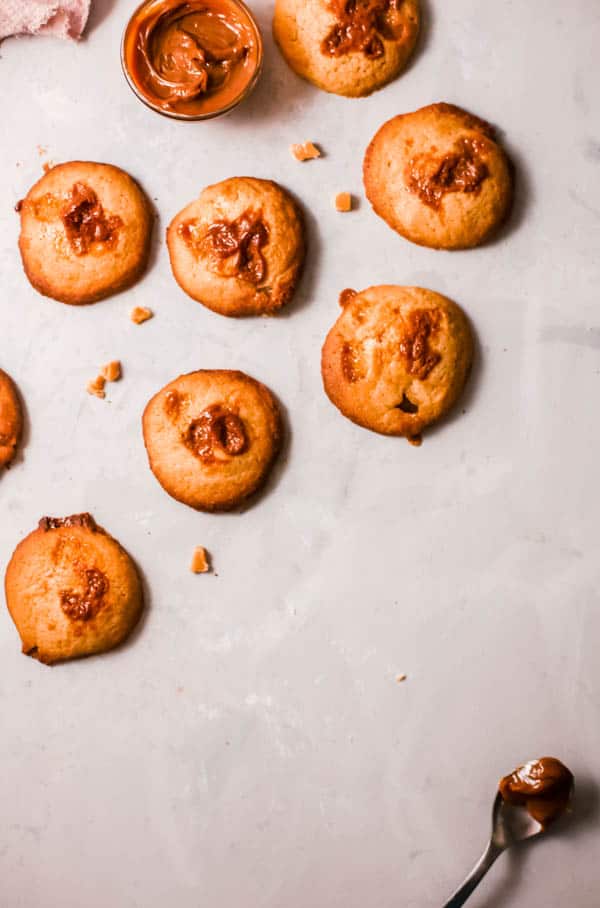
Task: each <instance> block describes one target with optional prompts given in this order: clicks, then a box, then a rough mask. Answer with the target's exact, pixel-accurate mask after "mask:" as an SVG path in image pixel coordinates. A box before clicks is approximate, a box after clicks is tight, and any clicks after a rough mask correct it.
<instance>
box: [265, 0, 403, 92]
mask: <svg viewBox="0 0 600 908" xmlns="http://www.w3.org/2000/svg"><path fill="white" fill-rule="evenodd" d="M419 23H420V3H419V0H276V2H275V15H274V17H273V35H274V37H275V41H276V42H277V44H278V45H279V48H280V50H281V53H282V54H283V56H284V57H285V59H286V60H287V62H288V63H289V65H290V66H291V68H292V69H293V70H294V72H296V73H298V75H299V76H302V77H303V78H304V79H308V81H309V82H312V83H313V84H314V85H316V86H317V87H318V88H322V89H324V90H325V91H330V92H334V94H337V95H346V96H347V97H350V98H356V97H361V96H364V95H369V94H371V92H373V91H375V90H376V89H377V88H381V87H382V86H383V85H386V84H387V83H388V82H391V80H392V79H395V78H396V76H398V75H399V74H400V73H401V72H402V70H403V69H404V68H405V67H406V64H407V63H408V61H409V59H410V57H411V55H412V52H413V50H414V48H415V44H416V43H417V37H418V34H419Z"/></svg>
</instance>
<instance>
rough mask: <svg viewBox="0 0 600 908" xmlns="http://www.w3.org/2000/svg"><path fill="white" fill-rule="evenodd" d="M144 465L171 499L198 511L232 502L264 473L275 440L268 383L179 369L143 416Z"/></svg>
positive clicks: (277, 427)
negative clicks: (177, 376)
mask: <svg viewBox="0 0 600 908" xmlns="http://www.w3.org/2000/svg"><path fill="white" fill-rule="evenodd" d="M142 423H143V432H144V442H145V445H146V450H147V453H148V460H149V463H150V468H151V470H152V472H153V473H154V475H155V476H156V478H157V479H158V481H159V483H160V484H161V485H162V487H163V488H164V490H165V491H166V492H168V494H169V495H171V496H172V497H173V498H175V499H177V501H181V502H183V503H184V504H187V505H189V506H190V507H192V508H196V509H198V510H201V511H223V510H228V509H230V508H233V507H235V506H236V505H238V504H240V503H241V502H242V501H243V500H244V499H245V498H247V497H248V496H249V495H251V494H252V493H253V492H255V491H256V490H257V489H258V488H259V487H260V486H261V485H262V484H263V483H264V481H265V480H266V478H267V476H268V473H269V471H270V469H271V467H272V465H273V463H274V461H275V458H276V456H277V454H278V452H279V448H280V444H281V417H280V412H279V407H278V405H277V402H276V401H275V398H274V397H273V395H272V394H271V392H270V391H269V389H268V388H266V387H265V385H263V384H261V383H260V382H258V381H256V380H255V379H253V378H251V377H250V376H249V375H246V374H244V373H243V372H234V371H230V370H218V369H215V370H201V371H199V372H191V373H189V374H188V375H181V376H180V377H179V378H176V379H175V380H174V381H172V382H170V383H169V384H168V385H166V386H165V387H164V388H163V389H162V390H161V391H159V392H158V394H156V395H155V396H154V397H153V398H152V400H151V401H150V402H149V403H148V405H147V407H146V409H145V411H144V416H143V421H142Z"/></svg>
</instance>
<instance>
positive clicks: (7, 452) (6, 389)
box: [0, 369, 23, 470]
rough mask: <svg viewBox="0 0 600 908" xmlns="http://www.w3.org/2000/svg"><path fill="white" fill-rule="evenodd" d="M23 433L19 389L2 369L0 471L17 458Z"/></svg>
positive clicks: (0, 376)
mask: <svg viewBox="0 0 600 908" xmlns="http://www.w3.org/2000/svg"><path fill="white" fill-rule="evenodd" d="M22 431H23V413H22V411H21V402H20V401H19V396H18V394H17V389H16V388H15V386H14V384H13V382H12V379H11V378H10V377H9V376H8V375H7V374H6V372H3V371H2V369H0V470H1V469H2V467H5V466H7V465H8V464H9V463H10V462H11V460H12V459H13V457H14V456H15V452H16V450H17V446H18V444H19V441H20V439H21V433H22Z"/></svg>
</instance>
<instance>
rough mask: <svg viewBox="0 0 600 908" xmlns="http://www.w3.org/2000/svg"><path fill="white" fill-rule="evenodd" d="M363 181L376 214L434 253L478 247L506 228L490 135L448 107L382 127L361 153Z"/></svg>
mask: <svg viewBox="0 0 600 908" xmlns="http://www.w3.org/2000/svg"><path fill="white" fill-rule="evenodd" d="M363 179H364V185H365V190H366V194H367V198H368V199H369V201H370V203H371V205H372V206H373V210H374V211H375V213H376V214H378V215H379V216H380V217H381V218H383V220H384V221H386V222H387V223H388V224H389V226H390V227H391V228H392V229H393V230H396V231H397V232H398V233H399V234H401V235H402V236H404V237H406V239H408V240H411V242H413V243H418V244H419V245H421V246H430V247H431V248H433V249H468V248H471V247H472V246H478V245H479V244H480V243H483V242H484V241H485V240H486V239H487V238H488V237H489V236H490V235H491V234H492V233H493V232H494V230H496V228H497V227H498V226H499V225H500V224H501V223H502V222H503V221H504V220H505V218H506V216H507V214H508V212H509V210H510V205H511V200H512V194H513V177H512V170H511V166H510V163H509V161H508V158H507V157H506V155H505V153H504V151H503V149H502V147H501V146H500V144H499V143H498V141H497V140H496V135H495V130H494V129H493V127H492V126H490V125H489V123H486V122H485V121H483V120H480V119H479V118H478V117H475V116H473V115H472V114H470V113H467V112H466V111H464V110H461V108H459V107H455V106H454V105H452V104H430V105H429V106H428V107H423V108H421V109H420V110H416V111H414V112H413V113H408V114H401V115H400V116H397V117H393V118H392V119H391V120H388V121H387V123H384V125H383V126H382V127H381V128H380V129H379V131H378V132H377V133H376V134H375V136H374V138H373V139H372V141H371V143H370V145H369V147H368V148H367V152H366V154H365V158H364V164H363Z"/></svg>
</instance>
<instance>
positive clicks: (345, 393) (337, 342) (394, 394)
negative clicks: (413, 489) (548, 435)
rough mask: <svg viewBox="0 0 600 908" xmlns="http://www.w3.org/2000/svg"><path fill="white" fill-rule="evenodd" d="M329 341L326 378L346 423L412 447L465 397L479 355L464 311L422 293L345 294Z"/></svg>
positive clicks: (373, 289) (434, 295)
mask: <svg viewBox="0 0 600 908" xmlns="http://www.w3.org/2000/svg"><path fill="white" fill-rule="evenodd" d="M340 303H341V305H342V306H343V312H342V314H341V315H340V317H339V318H338V320H337V322H336V323H335V325H334V326H333V328H332V329H331V331H330V332H329V334H328V335H327V339H326V341H325V344H324V346H323V353H322V360H321V372H322V375H323V384H324V387H325V391H326V393H327V396H328V397H329V399H330V400H331V402H332V403H333V404H335V406H336V407H337V408H338V409H339V410H341V412H342V413H343V414H344V416H347V417H348V419H351V420H352V421H353V422H355V423H358V425H359V426H364V427H365V428H366V429H372V431H374V432H380V433H381V434H382V435H403V436H405V437H406V438H408V439H410V440H412V441H413V442H417V443H418V442H419V441H420V438H419V436H420V433H421V432H422V431H423V429H425V427H426V426H428V425H430V423H432V422H435V420H436V419H439V418H440V416H442V415H443V414H444V413H445V412H446V411H447V410H448V409H449V408H450V407H451V406H452V404H453V403H454V402H455V400H456V399H457V397H458V396H459V394H460V393H461V391H462V389H463V386H464V384H465V381H466V379H467V376H468V374H469V369H470V366H471V360H472V354H473V340H472V336H471V330H470V327H469V323H468V321H467V318H466V316H465V314H464V313H463V311H462V309H460V308H459V307H458V306H457V305H456V303H453V302H451V301H450V300H449V299H446V297H444V296H440V294H439V293H434V292H433V291H432V290H423V289H422V288H420V287H395V286H382V287H370V288H369V289H368V290H363V291H362V292H361V293H356V292H355V291H353V290H345V291H343V293H342V294H341V297H340Z"/></svg>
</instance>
